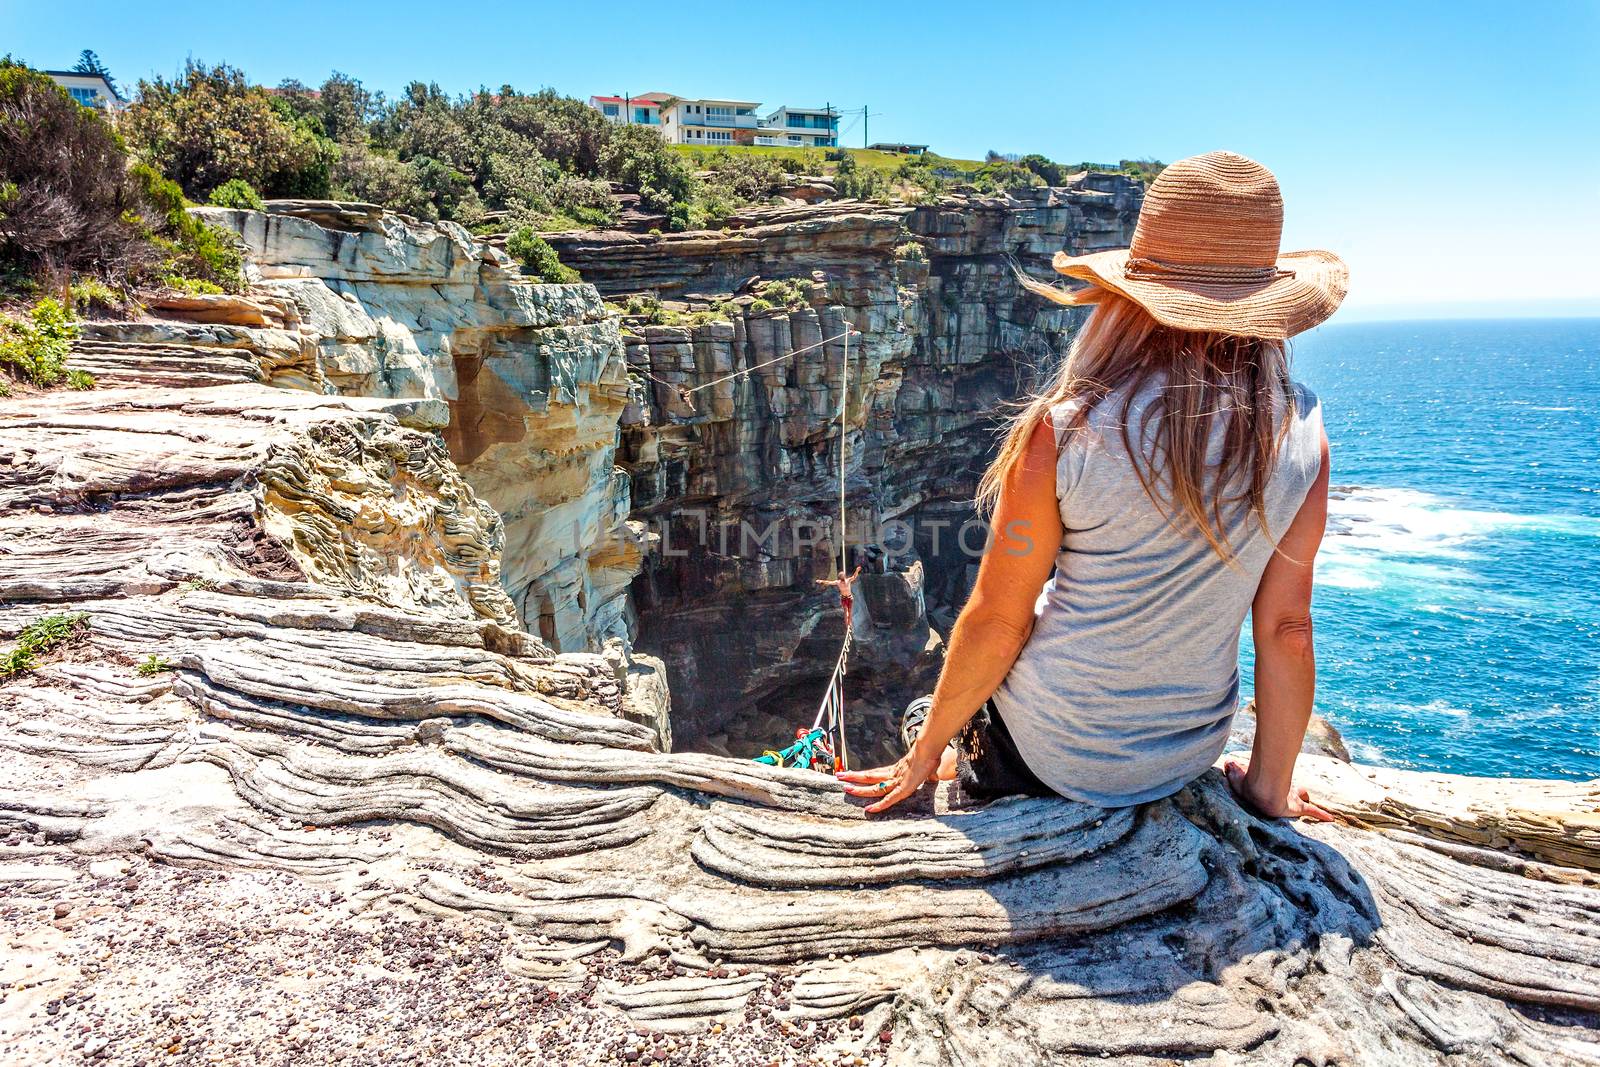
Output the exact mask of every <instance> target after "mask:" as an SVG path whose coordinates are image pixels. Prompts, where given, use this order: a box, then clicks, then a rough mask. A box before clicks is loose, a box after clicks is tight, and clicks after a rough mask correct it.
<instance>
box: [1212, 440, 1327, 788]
mask: <svg viewBox="0 0 1600 1067" xmlns="http://www.w3.org/2000/svg"><path fill="white" fill-rule="evenodd" d="M1327 522H1328V438H1327V435H1326V434H1324V435H1323V438H1322V469H1321V471H1320V472H1319V473H1318V474H1317V479H1316V481H1315V482H1313V483H1312V485H1311V489H1310V490H1309V491H1308V492H1307V493H1306V499H1305V503H1303V504H1301V505H1300V511H1299V513H1298V514H1296V515H1295V517H1294V521H1293V522H1292V523H1290V525H1289V530H1288V532H1287V533H1285V534H1284V536H1283V540H1282V541H1280V542H1279V543H1278V551H1277V552H1274V553H1273V555H1272V559H1271V561H1270V562H1268V564H1267V569H1266V571H1265V572H1264V573H1263V574H1262V576H1261V584H1260V586H1259V587H1257V589H1256V596H1255V601H1254V602H1253V603H1252V604H1251V606H1250V618H1251V633H1252V634H1253V636H1254V638H1255V646H1256V739H1255V747H1254V748H1253V749H1252V751H1251V754H1250V764H1249V767H1248V768H1246V767H1244V766H1241V765H1240V764H1239V763H1237V762H1234V761H1230V762H1229V763H1228V765H1227V774H1228V784H1229V785H1231V786H1233V789H1234V792H1236V793H1238V794H1239V795H1240V796H1241V797H1242V798H1243V799H1244V800H1246V801H1248V802H1249V804H1250V805H1251V806H1252V807H1254V808H1255V809H1256V810H1257V811H1259V812H1260V813H1261V814H1263V815H1266V816H1269V817H1272V818H1280V817H1284V816H1300V815H1304V816H1308V817H1310V818H1314V819H1324V820H1326V819H1331V818H1333V816H1331V815H1329V814H1328V813H1327V812H1325V811H1323V810H1322V809H1321V808H1319V807H1317V806H1316V805H1315V804H1313V803H1311V801H1310V798H1309V797H1308V796H1307V795H1306V791H1305V790H1304V789H1299V790H1297V789H1295V788H1294V786H1293V781H1294V764H1295V759H1296V757H1298V756H1299V754H1300V744H1301V742H1302V741H1303V740H1304V739H1305V735H1306V724H1307V723H1308V722H1310V720H1311V705H1312V700H1313V698H1314V696H1315V695H1316V687H1317V660H1316V652H1315V649H1314V646H1313V643H1312V636H1311V574H1312V561H1313V560H1314V559H1315V558H1316V555H1317V548H1318V547H1319V546H1320V545H1321V544H1322V531H1323V528H1324V527H1325V526H1326V525H1327Z"/></svg>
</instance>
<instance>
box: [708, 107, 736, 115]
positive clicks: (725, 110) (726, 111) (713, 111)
mask: <svg viewBox="0 0 1600 1067" xmlns="http://www.w3.org/2000/svg"><path fill="white" fill-rule="evenodd" d="M706 114H707V115H731V114H733V108H731V107H708V108H706Z"/></svg>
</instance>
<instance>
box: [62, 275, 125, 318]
mask: <svg viewBox="0 0 1600 1067" xmlns="http://www.w3.org/2000/svg"><path fill="white" fill-rule="evenodd" d="M67 294H68V296H69V298H70V299H71V301H72V310H73V311H75V312H84V311H100V312H109V313H119V312H122V311H126V310H127V309H128V305H129V303H130V302H129V300H128V299H127V298H126V297H125V296H123V294H121V293H119V292H117V291H116V290H115V289H113V288H111V286H109V285H107V284H106V283H105V282H103V281H101V280H100V279H99V278H95V277H92V276H90V277H84V278H74V279H73V281H72V285H71V286H69V287H68V289H67Z"/></svg>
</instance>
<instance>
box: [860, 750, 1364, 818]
mask: <svg viewBox="0 0 1600 1067" xmlns="http://www.w3.org/2000/svg"><path fill="white" fill-rule="evenodd" d="M1223 773H1224V774H1226V775H1227V776H1228V787H1229V788H1230V789H1232V790H1233V795H1234V796H1235V797H1237V798H1238V799H1239V802H1240V803H1241V804H1243V805H1244V806H1245V808H1246V809H1247V810H1248V811H1251V812H1253V813H1254V814H1256V815H1260V816H1262V817H1264V818H1268V819H1312V820H1314V821H1316V822H1334V821H1335V819H1336V816H1335V815H1334V814H1333V813H1332V812H1330V811H1326V810H1324V809H1323V808H1320V807H1318V806H1317V805H1316V804H1314V803H1312V802H1311V794H1310V793H1309V792H1307V791H1306V790H1305V789H1296V788H1294V787H1293V786H1291V787H1290V788H1289V795H1288V796H1283V797H1269V796H1265V795H1260V789H1259V788H1258V787H1257V785H1256V783H1255V781H1254V780H1253V779H1252V778H1250V777H1249V773H1250V767H1249V764H1247V763H1240V762H1239V761H1238V760H1232V759H1231V760H1228V761H1227V762H1226V763H1224V764H1223ZM868 810H869V811H870V810H871V809H870V808H869V809H868Z"/></svg>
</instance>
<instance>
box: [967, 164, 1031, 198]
mask: <svg viewBox="0 0 1600 1067" xmlns="http://www.w3.org/2000/svg"><path fill="white" fill-rule="evenodd" d="M1044 184H1045V182H1044V179H1043V178H1041V177H1039V175H1037V174H1035V173H1034V172H1033V171H1032V170H1030V169H1028V168H1027V167H1025V166H1023V165H1022V164H1021V163H1013V162H1011V161H1009V160H998V161H995V162H992V163H989V164H987V165H985V166H984V167H983V168H982V169H980V170H979V171H978V172H977V173H976V174H974V175H973V176H972V186H973V188H974V189H976V190H978V191H979V192H980V193H1003V192H1012V191H1015V190H1018V189H1034V188H1038V187H1040V186H1042V185H1044Z"/></svg>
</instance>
